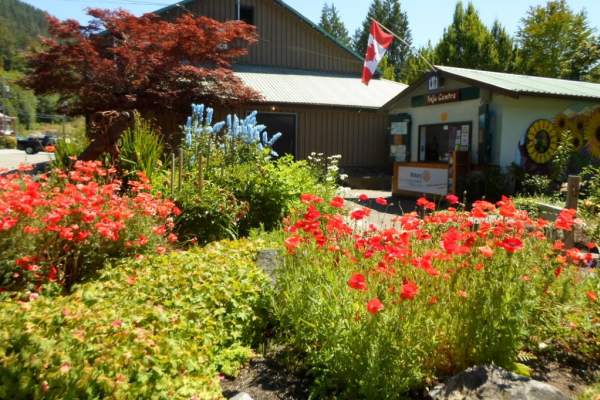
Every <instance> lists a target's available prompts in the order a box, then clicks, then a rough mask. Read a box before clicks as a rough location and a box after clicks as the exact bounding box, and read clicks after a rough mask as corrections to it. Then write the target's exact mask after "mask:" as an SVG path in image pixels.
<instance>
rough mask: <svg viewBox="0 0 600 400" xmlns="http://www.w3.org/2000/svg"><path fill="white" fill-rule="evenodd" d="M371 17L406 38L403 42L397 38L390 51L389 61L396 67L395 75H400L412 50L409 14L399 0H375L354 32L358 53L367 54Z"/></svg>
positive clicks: (355, 46)
mask: <svg viewBox="0 0 600 400" xmlns="http://www.w3.org/2000/svg"><path fill="white" fill-rule="evenodd" d="M371 18H373V19H376V20H377V21H379V22H380V23H381V24H383V25H385V27H386V28H388V29H390V30H391V31H392V32H394V33H395V34H396V35H398V36H399V37H400V38H402V39H403V40H404V42H402V41H400V40H398V39H396V38H395V39H394V41H393V43H392V46H391V48H390V50H389V52H388V60H389V63H390V64H391V65H392V66H393V67H394V70H395V71H394V72H395V75H396V76H400V74H401V73H402V69H403V67H404V63H405V62H406V59H407V57H408V55H409V54H410V51H411V50H410V44H411V43H412V38H411V34H410V29H409V27H408V16H407V15H406V12H404V11H403V10H402V8H401V6H400V1H399V0H373V3H371V6H370V7H369V12H368V13H367V17H366V18H365V21H364V22H363V24H362V27H361V28H359V29H357V31H356V32H355V34H354V39H353V42H354V49H355V50H356V52H357V53H358V54H365V53H366V51H367V42H368V40H369V32H370V30H371V23H372V21H371ZM407 43H408V44H407Z"/></svg>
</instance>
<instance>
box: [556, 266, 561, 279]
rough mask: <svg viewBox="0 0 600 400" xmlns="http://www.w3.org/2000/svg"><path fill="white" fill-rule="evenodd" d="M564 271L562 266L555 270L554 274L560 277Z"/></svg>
mask: <svg viewBox="0 0 600 400" xmlns="http://www.w3.org/2000/svg"><path fill="white" fill-rule="evenodd" d="M562 272H563V268H562V267H557V268H556V269H555V270H554V276H555V277H557V278H558V277H559V276H560V275H561V274H562Z"/></svg>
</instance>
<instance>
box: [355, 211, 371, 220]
mask: <svg viewBox="0 0 600 400" xmlns="http://www.w3.org/2000/svg"><path fill="white" fill-rule="evenodd" d="M370 213H371V210H369V209H368V208H359V209H356V210H354V211H352V212H351V213H350V218H352V219H353V220H355V221H360V220H361V219H365V218H366V217H368V216H369V214H370Z"/></svg>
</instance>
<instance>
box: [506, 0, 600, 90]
mask: <svg viewBox="0 0 600 400" xmlns="http://www.w3.org/2000/svg"><path fill="white" fill-rule="evenodd" d="M518 38H519V43H520V52H521V58H520V70H521V71H522V72H524V73H527V74H531V75H538V76H547V77H551V78H563V79H582V78H584V77H585V76H586V74H589V73H591V72H592V70H593V69H594V68H595V67H597V66H598V65H599V63H600V43H599V40H598V38H597V37H596V36H595V35H594V32H593V29H592V28H591V27H590V24H589V21H588V18H587V15H586V13H585V12H584V11H581V12H578V13H576V12H574V11H573V10H572V9H571V8H570V7H569V5H568V4H567V2H566V0H551V1H548V2H547V3H546V4H545V5H540V6H532V7H530V8H529V11H528V12H527V16H526V17H525V18H523V19H522V21H521V27H520V29H519V32H518Z"/></svg>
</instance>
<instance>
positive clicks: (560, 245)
mask: <svg viewBox="0 0 600 400" xmlns="http://www.w3.org/2000/svg"><path fill="white" fill-rule="evenodd" d="M553 248H554V250H557V251H560V250H562V249H564V248H565V244H564V242H563V241H562V240H557V241H555V242H554V245H553Z"/></svg>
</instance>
